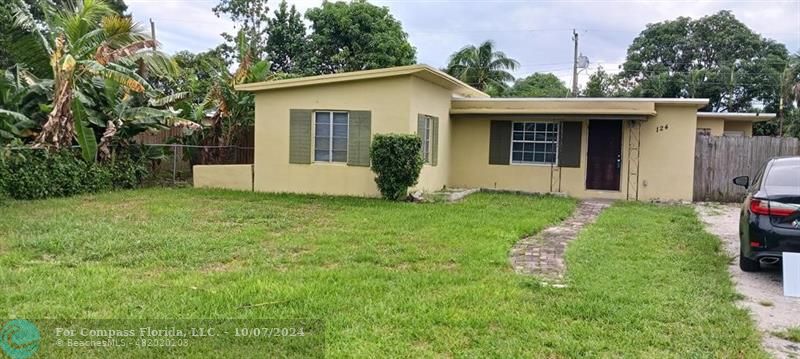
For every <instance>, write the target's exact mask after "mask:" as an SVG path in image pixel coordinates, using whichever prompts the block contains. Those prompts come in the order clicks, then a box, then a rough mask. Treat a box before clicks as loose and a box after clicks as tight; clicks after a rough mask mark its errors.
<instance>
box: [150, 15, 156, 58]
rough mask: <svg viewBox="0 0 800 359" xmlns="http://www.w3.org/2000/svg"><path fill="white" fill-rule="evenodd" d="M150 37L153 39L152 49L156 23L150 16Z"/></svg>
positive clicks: (154, 45) (154, 41)
mask: <svg viewBox="0 0 800 359" xmlns="http://www.w3.org/2000/svg"><path fill="white" fill-rule="evenodd" d="M150 38H151V39H152V40H153V50H156V23H155V21H153V18H150Z"/></svg>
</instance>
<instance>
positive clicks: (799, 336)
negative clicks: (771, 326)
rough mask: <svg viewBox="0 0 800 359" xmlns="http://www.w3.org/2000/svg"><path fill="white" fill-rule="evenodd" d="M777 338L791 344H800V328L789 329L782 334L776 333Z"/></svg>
mask: <svg viewBox="0 0 800 359" xmlns="http://www.w3.org/2000/svg"><path fill="white" fill-rule="evenodd" d="M774 334H775V336H776V337H778V338H781V339H786V340H788V341H790V342H795V343H800V327H798V328H789V329H786V330H784V331H781V332H776V333H774Z"/></svg>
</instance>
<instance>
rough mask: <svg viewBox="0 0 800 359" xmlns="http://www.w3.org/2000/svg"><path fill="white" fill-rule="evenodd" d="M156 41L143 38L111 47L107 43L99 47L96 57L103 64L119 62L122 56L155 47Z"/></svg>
mask: <svg viewBox="0 0 800 359" xmlns="http://www.w3.org/2000/svg"><path fill="white" fill-rule="evenodd" d="M154 44H155V42H154V41H153V40H142V41H137V42H133V43H130V44H127V45H125V46H123V47H121V48H117V49H115V48H111V47H110V46H107V44H103V45H101V46H100V47H98V48H97V51H96V52H95V55H94V59H95V60H96V61H97V62H99V63H100V64H101V65H106V64H108V63H109V62H117V61H119V60H120V59H122V58H125V57H130V56H132V55H133V54H135V53H136V52H137V51H139V50H141V49H145V48H148V47H153V46H154Z"/></svg>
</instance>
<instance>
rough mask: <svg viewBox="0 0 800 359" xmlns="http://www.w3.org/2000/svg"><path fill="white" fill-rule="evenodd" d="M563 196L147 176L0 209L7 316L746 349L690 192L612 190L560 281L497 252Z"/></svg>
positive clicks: (550, 347) (692, 353)
mask: <svg viewBox="0 0 800 359" xmlns="http://www.w3.org/2000/svg"><path fill="white" fill-rule="evenodd" d="M574 206H575V203H574V201H573V200H571V199H564V198H556V197H535V196H518V195H510V194H487V193H479V194H476V195H473V196H470V197H469V198H467V199H466V200H465V201H464V202H462V203H457V204H443V203H437V204H410V203H390V202H386V201H381V200H376V199H357V198H335V197H315V196H297V195H274V194H252V193H237V192H226V191H210V190H193V189H179V190H176V189H148V190H139V191H127V192H114V193H107V194H101V195H96V196H84V197H77V198H68V199H54V200H46V201H34V202H11V203H8V204H6V205H4V206H2V207H0V213H2V215H1V216H0V283H2V287H3V295H2V296H0V298H2V299H0V300H1V302H0V304H2V305H1V306H0V308H2V311H3V312H2V313H3V316H4V317H11V318H15V317H16V318H33V319H39V318H61V319H69V318H137V319H141V318H163V319H169V318H239V319H247V318H280V319H293V318H312V319H319V320H322V321H323V322H324V325H325V341H326V347H325V351H326V354H327V355H329V356H333V357H341V356H356V357H374V356H409V357H419V356H458V357H486V356H494V357H498V356H499V357H519V356H525V357H574V356H603V357H609V356H612V357H614V356H645V357H753V356H756V357H758V356H762V355H763V353H762V352H761V350H760V349H759V336H758V334H757V332H756V331H755V330H754V328H753V325H752V324H751V322H750V319H749V318H748V316H747V314H746V313H745V312H743V311H742V310H739V309H736V307H735V306H734V304H733V302H734V299H735V296H736V294H735V292H734V291H733V289H732V285H731V283H730V280H729V277H728V274H727V272H726V263H727V258H725V257H724V256H723V255H722V254H720V251H719V241H718V240H717V239H716V238H714V237H713V236H711V235H709V234H707V233H705V232H704V231H703V230H702V225H701V224H700V222H699V221H698V220H697V219H696V217H695V215H694V213H693V211H692V209H691V208H688V207H663V206H653V205H644V204H621V205H616V206H614V207H612V208H610V209H608V210H606V212H605V213H604V214H603V215H602V216H601V217H600V218H599V220H598V222H597V223H596V224H595V225H592V226H591V227H589V228H588V229H587V230H586V231H584V232H583V233H582V235H581V237H580V238H579V239H578V240H577V241H575V242H573V243H572V244H571V245H570V247H569V250H568V253H567V260H568V262H567V263H568V266H569V273H568V277H569V287H568V288H565V289H559V288H551V287H542V286H541V285H539V284H538V282H537V281H536V280H535V279H533V278H529V277H524V276H519V275H516V274H515V273H514V272H513V271H512V270H511V268H510V266H509V262H508V259H507V255H508V251H509V249H510V248H511V245H512V244H513V243H514V242H515V241H516V240H517V239H519V238H521V237H522V236H524V235H526V234H530V233H532V232H536V231H539V230H541V229H542V228H544V227H546V226H548V225H550V224H552V223H556V222H558V221H560V220H561V219H563V218H565V217H567V216H568V215H569V214H570V213H571V211H572V210H573V209H574Z"/></svg>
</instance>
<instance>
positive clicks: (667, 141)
mask: <svg viewBox="0 0 800 359" xmlns="http://www.w3.org/2000/svg"><path fill="white" fill-rule="evenodd" d="M656 111H657V112H658V115H657V116H655V117H654V118H651V119H650V120H648V121H645V122H643V123H642V127H641V137H640V138H641V144H642V145H641V154H640V156H639V199H640V200H682V201H691V200H692V192H693V188H694V145H695V138H696V134H697V127H698V126H697V114H696V113H697V110H696V108H695V107H693V106H677V105H658V106H656Z"/></svg>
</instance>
